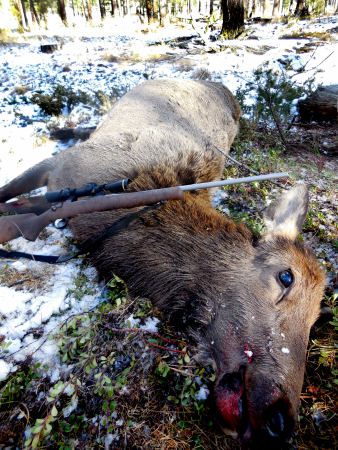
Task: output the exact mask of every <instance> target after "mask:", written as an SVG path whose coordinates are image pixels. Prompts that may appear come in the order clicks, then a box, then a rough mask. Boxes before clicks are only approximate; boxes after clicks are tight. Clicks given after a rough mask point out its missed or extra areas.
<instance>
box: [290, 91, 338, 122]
mask: <svg viewBox="0 0 338 450" xmlns="http://www.w3.org/2000/svg"><path fill="white" fill-rule="evenodd" d="M298 111H299V116H300V120H301V122H303V123H306V122H312V121H316V122H324V121H326V122H337V118H338V84H334V85H331V86H320V87H319V88H318V89H317V90H316V92H314V93H313V94H312V95H310V96H309V97H308V98H306V99H305V100H301V101H299V103H298Z"/></svg>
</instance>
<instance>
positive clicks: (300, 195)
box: [263, 184, 309, 242]
mask: <svg viewBox="0 0 338 450" xmlns="http://www.w3.org/2000/svg"><path fill="white" fill-rule="evenodd" d="M308 203H309V194H308V190H307V187H306V186H305V185H303V184H300V185H298V186H296V187H294V188H292V189H290V190H289V191H287V192H286V193H285V194H283V195H282V196H281V197H280V198H279V199H278V200H277V201H276V202H275V203H273V204H272V205H271V206H269V207H268V209H267V210H265V211H264V213H263V219H264V225H265V226H266V230H267V234H266V238H267V239H269V238H270V237H284V238H285V239H288V240H290V241H293V242H295V241H296V239H297V238H298V236H299V233H300V232H301V230H302V226H303V222H304V219H305V216H306V213H307V209H308Z"/></svg>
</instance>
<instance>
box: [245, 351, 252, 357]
mask: <svg viewBox="0 0 338 450" xmlns="http://www.w3.org/2000/svg"><path fill="white" fill-rule="evenodd" d="M244 353H245V354H246V355H247V356H248V357H249V358H251V357H252V355H253V353H252V351H251V350H244Z"/></svg>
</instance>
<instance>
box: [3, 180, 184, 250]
mask: <svg viewBox="0 0 338 450" xmlns="http://www.w3.org/2000/svg"><path fill="white" fill-rule="evenodd" d="M183 195H184V193H183V191H182V189H181V188H180V187H171V188H164V189H154V190H151V191H141V192H131V193H127V194H112V195H105V196H99V197H93V198H90V199H89V200H81V201H77V202H65V203H63V205H62V206H60V207H57V208H56V210H54V211H53V210H52V209H49V210H48V211H46V212H45V213H43V214H41V215H39V216H37V215H36V214H33V213H31V214H23V215H19V216H7V217H0V244H2V243H3V242H7V241H10V240H11V239H16V238H18V237H24V238H25V239H28V240H29V241H35V239H36V238H37V237H38V236H39V234H40V232H41V231H42V230H43V229H44V228H45V227H46V226H48V225H49V224H50V223H52V222H53V221H54V220H57V219H64V218H66V217H75V216H77V215H79V214H88V213H93V212H100V211H109V210H110V209H119V208H135V207H137V206H144V205H150V204H152V203H157V202H160V201H163V200H169V199H175V200H178V199H181V198H183Z"/></svg>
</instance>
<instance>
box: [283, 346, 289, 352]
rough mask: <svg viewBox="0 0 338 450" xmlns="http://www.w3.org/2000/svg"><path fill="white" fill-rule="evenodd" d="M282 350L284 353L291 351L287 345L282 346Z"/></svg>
mask: <svg viewBox="0 0 338 450" xmlns="http://www.w3.org/2000/svg"><path fill="white" fill-rule="evenodd" d="M282 352H283V353H290V350H289V349H288V348H286V347H283V348H282Z"/></svg>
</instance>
